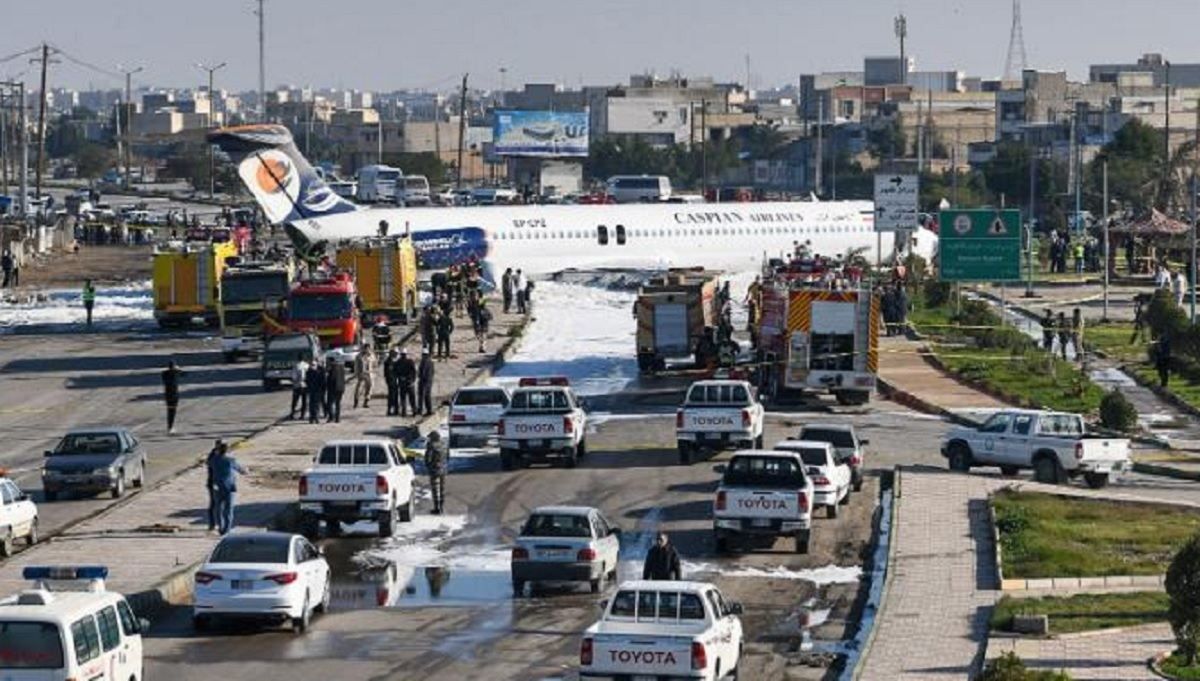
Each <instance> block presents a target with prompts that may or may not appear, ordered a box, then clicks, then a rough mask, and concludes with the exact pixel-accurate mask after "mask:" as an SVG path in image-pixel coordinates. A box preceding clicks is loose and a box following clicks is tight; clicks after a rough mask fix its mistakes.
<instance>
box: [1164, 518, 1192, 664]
mask: <svg viewBox="0 0 1200 681" xmlns="http://www.w3.org/2000/svg"><path fill="white" fill-rule="evenodd" d="M1166 590H1167V596H1168V598H1169V599H1170V603H1171V604H1170V607H1169V608H1168V609H1167V619H1168V620H1169V621H1170V622H1171V631H1173V632H1174V633H1175V645H1176V646H1178V648H1177V649H1176V654H1177V655H1178V656H1179V657H1181V658H1182V659H1183V660H1184V662H1186V663H1187V664H1188V665H1189V666H1191V665H1194V664H1196V654H1197V653H1198V652H1200V534H1197V535H1195V536H1193V537H1192V538H1191V539H1190V540H1188V543H1187V544H1184V545H1183V548H1181V549H1179V552H1178V553H1176V554H1175V558H1173V559H1172V560H1171V566H1170V567H1169V568H1167V579H1166Z"/></svg>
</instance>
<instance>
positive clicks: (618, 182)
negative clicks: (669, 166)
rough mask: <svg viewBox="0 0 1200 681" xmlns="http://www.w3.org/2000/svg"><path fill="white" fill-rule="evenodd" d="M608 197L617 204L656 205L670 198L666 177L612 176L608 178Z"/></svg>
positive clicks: (668, 181) (669, 186)
mask: <svg viewBox="0 0 1200 681" xmlns="http://www.w3.org/2000/svg"><path fill="white" fill-rule="evenodd" d="M608 195H609V196H611V197H612V198H613V200H614V201H616V202H617V203H658V202H661V201H666V200H668V199H670V198H671V180H670V178H668V177H667V176H666V175H614V176H612V177H610V178H608Z"/></svg>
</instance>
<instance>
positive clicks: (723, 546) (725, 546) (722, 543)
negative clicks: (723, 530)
mask: <svg viewBox="0 0 1200 681" xmlns="http://www.w3.org/2000/svg"><path fill="white" fill-rule="evenodd" d="M717 553H718V554H726V553H729V537H722V536H718V537H717Z"/></svg>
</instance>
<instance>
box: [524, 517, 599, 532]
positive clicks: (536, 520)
mask: <svg viewBox="0 0 1200 681" xmlns="http://www.w3.org/2000/svg"><path fill="white" fill-rule="evenodd" d="M521 536H522V537H590V536H592V530H591V525H590V524H589V523H588V519H587V516H582V515H567V514H563V513H537V514H534V515H533V516H531V517H530V518H529V520H527V521H526V522H525V527H523V528H521Z"/></svg>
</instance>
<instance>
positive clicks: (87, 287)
mask: <svg viewBox="0 0 1200 681" xmlns="http://www.w3.org/2000/svg"><path fill="white" fill-rule="evenodd" d="M94 307H96V287H95V286H92V280H91V279H88V280H87V281H85V282H83V309H84V310H86V311H87V325H88V326H91V325H92V308H94Z"/></svg>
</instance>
